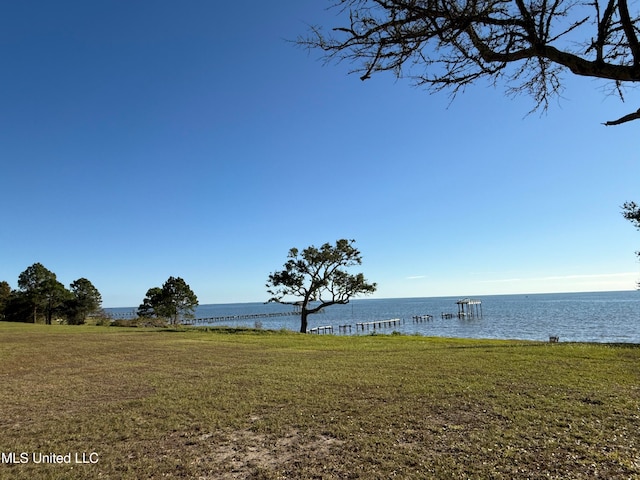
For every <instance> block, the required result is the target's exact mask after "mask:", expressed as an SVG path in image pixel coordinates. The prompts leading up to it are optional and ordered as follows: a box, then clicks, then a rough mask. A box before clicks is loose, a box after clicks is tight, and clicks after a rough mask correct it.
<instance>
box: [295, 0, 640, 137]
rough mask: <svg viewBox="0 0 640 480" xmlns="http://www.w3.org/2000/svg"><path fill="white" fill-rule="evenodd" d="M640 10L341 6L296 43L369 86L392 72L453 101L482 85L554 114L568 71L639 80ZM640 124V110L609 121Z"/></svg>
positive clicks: (525, 2) (354, 2) (590, 4)
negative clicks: (349, 69)
mask: <svg viewBox="0 0 640 480" xmlns="http://www.w3.org/2000/svg"><path fill="white" fill-rule="evenodd" d="M639 7H640V6H639V4H638V3H637V2H631V3H629V2H628V1H627V0H605V1H601V0H587V1H585V2H575V1H562V0H551V1H550V0H481V1H478V0H337V1H335V2H334V4H333V8H334V9H336V10H337V12H338V19H339V20H338V22H339V24H338V25H337V26H334V27H333V28H332V29H331V31H330V33H326V29H324V28H323V27H322V26H312V27H311V28H310V32H309V33H308V34H307V35H306V36H302V37H300V38H298V41H297V43H298V44H300V45H303V46H306V47H308V48H309V49H320V50H321V51H323V52H324V54H325V58H326V59H327V60H328V61H331V60H335V61H343V60H344V61H348V62H350V63H353V64H354V65H355V67H354V70H353V72H355V73H359V74H360V78H361V79H362V80H366V79H368V78H370V77H371V76H372V75H373V74H375V73H378V72H383V71H391V72H393V73H394V74H395V75H396V76H397V77H399V78H400V77H409V78H411V79H412V80H413V81H414V82H415V83H416V84H418V85H425V86H427V87H430V88H432V89H434V90H436V91H439V90H443V89H450V91H451V92H452V94H453V95H455V94H456V93H458V92H459V91H461V90H463V89H464V88H465V87H466V86H468V85H470V84H473V83H474V82H476V81H478V80H480V79H483V78H484V79H488V80H489V81H490V82H492V83H494V84H497V83H499V82H501V83H504V84H505V85H506V87H507V92H508V93H510V94H520V93H525V94H528V95H530V96H532V97H533V99H534V101H535V107H534V110H535V109H536V108H542V109H543V110H544V109H546V108H547V107H548V105H549V101H550V100H551V99H552V98H554V97H557V96H558V95H560V94H561V92H562V90H563V74H564V73H567V72H570V73H571V74H574V75H579V76H586V77H594V78H600V79H604V80H608V81H609V85H610V86H611V91H612V92H614V93H615V94H617V95H618V96H619V98H620V99H621V100H624V87H625V86H629V85H634V84H635V83H636V82H639V81H640V41H639V40H638V35H639V34H640V29H639V25H640V20H639V18H640V17H639V13H638V10H639ZM639 118H640V109H638V110H637V111H634V112H631V113H629V114H628V115H625V116H623V117H621V118H618V119H615V120H610V121H607V122H605V123H604V124H605V125H618V124H621V123H625V122H628V121H631V120H636V119H639Z"/></svg>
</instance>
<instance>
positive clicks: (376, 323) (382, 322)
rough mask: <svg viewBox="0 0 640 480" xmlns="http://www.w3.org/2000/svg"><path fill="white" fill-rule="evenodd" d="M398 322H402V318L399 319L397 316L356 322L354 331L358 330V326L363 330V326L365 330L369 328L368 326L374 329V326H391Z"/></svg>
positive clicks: (398, 323)
mask: <svg viewBox="0 0 640 480" xmlns="http://www.w3.org/2000/svg"><path fill="white" fill-rule="evenodd" d="M400 324H402V320H400V319H399V318H392V319H390V320H376V321H374V322H359V323H356V332H357V331H358V328H361V329H362V331H363V332H364V329H365V327H366V329H367V330H369V327H373V329H374V330H375V329H376V327H377V328H383V327H392V326H396V325H400Z"/></svg>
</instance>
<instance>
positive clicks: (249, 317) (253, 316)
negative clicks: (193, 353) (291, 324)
mask: <svg viewBox="0 0 640 480" xmlns="http://www.w3.org/2000/svg"><path fill="white" fill-rule="evenodd" d="M293 315H300V312H270V313H249V314H245V315H225V316H223V317H207V318H196V319H194V320H191V321H190V322H191V323H192V324H198V323H218V322H229V321H234V320H253V319H258V318H273V317H288V316H293Z"/></svg>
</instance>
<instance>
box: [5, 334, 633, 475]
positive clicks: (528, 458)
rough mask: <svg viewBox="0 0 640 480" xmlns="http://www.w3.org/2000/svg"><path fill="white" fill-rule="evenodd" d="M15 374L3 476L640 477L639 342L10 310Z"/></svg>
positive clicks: (9, 385) (11, 371)
mask: <svg viewBox="0 0 640 480" xmlns="http://www.w3.org/2000/svg"><path fill="white" fill-rule="evenodd" d="M0 378H2V386H3V388H2V389H0V392H1V393H0V401H1V402H2V413H1V414H0V415H1V416H0V422H1V424H2V437H1V438H0V453H2V457H0V458H2V464H0V478H2V479H4V478H11V479H14V478H17V479H21V478H24V479H27V478H29V479H31V478H38V479H58V478H81V479H82V478H87V479H89V478H125V479H129V478H130V479H138V478H160V477H165V478H204V479H227V478H228V479H235V478H252V479H284V478H286V479H307V478H309V479H310V478H325V479H331V478H336V479H337V478H340V479H342V478H354V479H355V478H362V479H371V478H394V477H395V478H500V479H501V478H504V479H512V478H574V479H581V478H584V479H587V478H608V479H616V478H620V479H622V478H640V347H639V346H637V345H596V344H574V343H559V344H548V343H536V342H519V341H498V340H464V339H445V338H427V337H414V336H399V335H377V336H359V337H339V336H331V335H327V336H309V335H301V334H294V333H286V332H278V334H277V335H274V334H266V332H251V331H245V332H243V333H240V334H229V333H225V332H224V331H220V332H215V331H200V330H197V329H186V330H184V331H177V330H168V329H158V328H137V329H120V328H107V327H101V326H71V327H70V326H65V325H54V326H46V325H37V324H36V325H34V324H12V323H0ZM12 453H13V454H14V456H13V457H12V456H11V454H12ZM22 454H25V456H24V457H21V455H22ZM67 454H68V455H69V457H67ZM37 455H40V457H37ZM47 455H51V456H52V457H51V458H53V460H55V459H60V460H61V461H60V462H58V463H46V462H42V461H41V462H39V463H36V462H35V460H34V458H45V459H47V458H50V457H47ZM83 455H84V456H83ZM12 458H13V459H15V460H18V461H16V462H11V461H10V460H11V459H12ZM21 458H24V459H26V460H27V461H26V462H24V463H20V462H19V460H20V459H21ZM67 458H69V462H68V463H67V462H66V460H67ZM77 459H79V462H76V460H77ZM83 459H86V460H87V461H86V462H84V463H83V462H82V460H83Z"/></svg>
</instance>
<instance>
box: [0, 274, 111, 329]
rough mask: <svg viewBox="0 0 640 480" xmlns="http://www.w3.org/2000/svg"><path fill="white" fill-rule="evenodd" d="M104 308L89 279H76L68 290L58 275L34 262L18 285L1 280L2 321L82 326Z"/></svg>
mask: <svg viewBox="0 0 640 480" xmlns="http://www.w3.org/2000/svg"><path fill="white" fill-rule="evenodd" d="M101 309H102V295H101V294H100V292H99V291H98V289H97V288H96V287H95V286H94V285H93V284H92V283H91V281H89V280H88V279H86V278H84V277H81V278H79V279H77V280H74V281H73V282H71V284H70V285H69V288H68V289H67V288H66V287H65V286H64V285H63V284H62V283H61V282H60V281H58V279H57V277H56V274H55V273H53V272H52V271H51V270H49V269H47V268H46V267H45V266H44V265H42V264H41V263H34V264H33V265H31V266H30V267H28V268H27V269H26V270H25V271H24V272H22V273H21V274H20V275H19V276H18V288H17V289H15V290H14V289H12V288H11V286H10V285H9V282H7V281H6V280H3V281H0V320H4V321H8V322H26V323H38V322H43V323H45V324H47V325H51V324H52V322H53V320H56V321H62V322H66V323H67V324H69V325H81V324H83V323H85V322H86V319H87V317H88V316H89V315H90V314H93V313H96V312H99V311H100V310H101Z"/></svg>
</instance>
